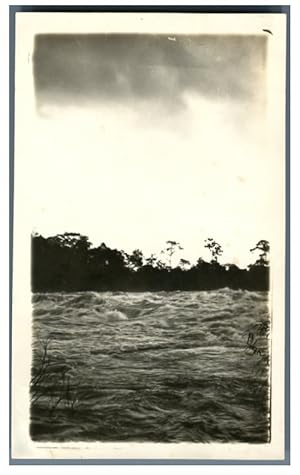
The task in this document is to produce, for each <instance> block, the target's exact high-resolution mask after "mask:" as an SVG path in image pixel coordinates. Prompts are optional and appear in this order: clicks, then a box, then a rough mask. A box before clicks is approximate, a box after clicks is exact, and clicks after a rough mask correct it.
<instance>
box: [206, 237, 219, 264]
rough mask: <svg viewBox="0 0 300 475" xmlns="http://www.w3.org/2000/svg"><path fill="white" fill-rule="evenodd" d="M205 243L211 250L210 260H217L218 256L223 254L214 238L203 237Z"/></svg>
mask: <svg viewBox="0 0 300 475" xmlns="http://www.w3.org/2000/svg"><path fill="white" fill-rule="evenodd" d="M204 242H205V245H204V247H206V248H207V249H209V251H210V252H211V256H212V259H211V260H212V262H218V257H219V256H221V255H222V254H223V249H222V247H221V246H220V244H218V243H217V242H216V241H215V240H214V239H212V238H208V239H205V241H204Z"/></svg>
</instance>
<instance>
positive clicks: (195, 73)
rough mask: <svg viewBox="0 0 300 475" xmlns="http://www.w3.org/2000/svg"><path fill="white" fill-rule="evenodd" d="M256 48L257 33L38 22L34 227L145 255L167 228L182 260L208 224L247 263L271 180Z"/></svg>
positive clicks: (262, 45)
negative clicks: (83, 30) (74, 27)
mask: <svg viewBox="0 0 300 475" xmlns="http://www.w3.org/2000/svg"><path fill="white" fill-rule="evenodd" d="M266 56H267V40H266V36H265V35H257V36H253V35H252V36H247V35H244V36H242V35H190V36H188V35H175V36H169V35H143V34H140V35H105V34H102V35H59V34H56V35H37V36H36V38H35V48H34V60H33V76H34V87H35V100H36V117H35V131H36V134H35V140H34V144H33V153H32V157H31V163H30V164H29V166H30V167H31V169H32V170H34V193H33V194H32V196H34V197H35V199H33V200H32V206H33V210H34V222H35V227H34V231H36V232H39V233H41V234H42V235H44V236H49V235H54V234H56V233H62V232H80V233H81V234H84V235H87V236H89V238H90V240H91V242H92V243H93V245H95V246H97V245H99V244H100V243H102V242H105V243H106V244H107V245H108V246H110V247H116V248H118V249H123V250H125V251H127V252H131V251H132V250H133V249H136V248H139V249H141V250H142V251H143V252H144V254H145V255H146V256H149V255H150V254H151V253H152V252H153V253H159V252H160V250H161V249H163V248H164V247H165V242H166V241H167V240H175V241H179V242H180V244H181V245H182V247H183V248H184V249H183V251H181V253H180V254H178V256H177V258H178V259H179V258H185V259H188V260H190V261H191V262H196V260H197V259H198V258H199V257H203V258H205V259H209V253H208V251H207V250H206V249H205V248H204V240H205V239H206V238H208V237H212V238H214V239H215V240H216V241H217V242H219V243H220V244H221V245H222V247H223V250H224V252H223V256H222V259H221V262H223V263H226V262H233V263H236V264H238V265H240V266H242V267H243V266H246V265H247V264H249V263H251V262H253V261H254V260H255V257H254V256H253V255H252V254H251V253H250V252H249V250H250V248H253V247H254V246H255V244H256V243H257V242H258V241H259V240H260V239H270V236H269V230H270V226H271V220H272V219H273V216H272V214H271V213H270V210H271V209H272V206H273V202H274V193H275V190H274V183H273V181H272V173H271V172H270V171H271V170H272V154H271V153H270V143H269V142H270V137H269V135H268V133H267V114H266V101H267V93H266ZM271 244H272V243H271ZM175 261H176V259H175V260H174V262H175Z"/></svg>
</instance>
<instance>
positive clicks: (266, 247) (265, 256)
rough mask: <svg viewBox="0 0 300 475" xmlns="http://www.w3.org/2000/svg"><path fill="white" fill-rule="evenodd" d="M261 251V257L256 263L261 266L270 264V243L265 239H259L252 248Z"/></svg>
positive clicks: (251, 250)
mask: <svg viewBox="0 0 300 475" xmlns="http://www.w3.org/2000/svg"><path fill="white" fill-rule="evenodd" d="M255 251H259V257H258V259H257V260H256V261H255V263H254V265H259V266H268V265H269V252H270V243H269V241H266V240H264V239H261V240H260V241H258V243H257V244H256V245H255V247H253V248H252V249H250V252H255Z"/></svg>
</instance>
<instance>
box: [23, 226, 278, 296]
mask: <svg viewBox="0 0 300 475" xmlns="http://www.w3.org/2000/svg"><path fill="white" fill-rule="evenodd" d="M31 238H32V275H31V284H32V291H33V292H55V291H87V290H96V291H160V290H166V291H171V290H211V289H218V288H222V287H230V288H233V289H248V290H268V289H269V251H270V245H269V242H268V241H266V240H260V241H259V242H258V243H257V244H256V245H255V246H254V247H253V248H252V249H250V250H249V251H250V252H251V253H255V254H256V258H255V260H254V262H253V263H251V264H249V265H248V266H247V268H246V269H240V268H239V267H238V266H237V265H235V264H230V263H228V264H220V262H219V258H220V256H221V255H222V254H223V248H222V246H221V245H220V244H219V243H217V242H216V241H215V240H214V239H213V238H208V239H206V240H205V242H204V247H205V248H207V249H208V250H209V251H210V254H211V260H210V261H205V260H204V259H203V258H202V257H199V259H198V260H197V262H196V263H194V264H192V263H191V262H189V261H188V260H186V259H183V258H182V259H180V260H179V263H178V265H176V266H174V264H173V262H174V257H175V256H176V255H177V254H178V252H179V251H182V250H183V247H182V246H181V245H180V243H179V242H177V241H172V240H170V241H167V242H166V245H165V247H164V249H163V250H162V251H161V253H160V254H159V255H155V254H151V255H150V256H148V257H146V256H144V254H143V252H142V251H141V250H140V249H135V250H134V251H133V252H132V253H131V254H128V253H126V252H124V251H122V250H118V249H112V248H110V247H108V246H106V244H104V243H102V244H101V245H100V246H98V247H93V246H92V244H91V242H90V241H89V238H88V237H87V236H84V235H81V234H79V233H64V234H57V235H55V236H51V237H48V238H45V237H43V236H42V235H40V234H37V233H34V234H32V236H31Z"/></svg>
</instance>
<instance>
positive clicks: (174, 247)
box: [161, 241, 183, 269]
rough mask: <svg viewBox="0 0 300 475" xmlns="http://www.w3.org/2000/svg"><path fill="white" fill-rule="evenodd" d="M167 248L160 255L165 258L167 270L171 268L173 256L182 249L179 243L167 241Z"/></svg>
mask: <svg viewBox="0 0 300 475" xmlns="http://www.w3.org/2000/svg"><path fill="white" fill-rule="evenodd" d="M166 244H167V247H166V249H163V250H162V251H161V253H162V254H165V255H166V256H167V260H168V264H169V268H170V269H171V268H172V257H173V255H174V254H175V252H176V251H179V250H180V251H181V250H182V249H183V247H181V245H180V244H179V242H176V241H167V242H166Z"/></svg>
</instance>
